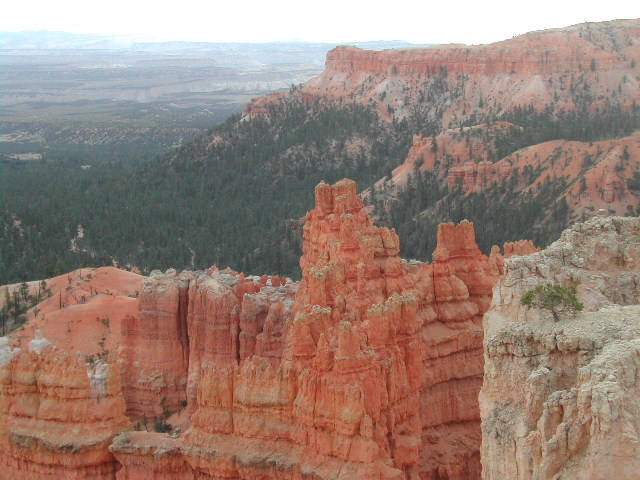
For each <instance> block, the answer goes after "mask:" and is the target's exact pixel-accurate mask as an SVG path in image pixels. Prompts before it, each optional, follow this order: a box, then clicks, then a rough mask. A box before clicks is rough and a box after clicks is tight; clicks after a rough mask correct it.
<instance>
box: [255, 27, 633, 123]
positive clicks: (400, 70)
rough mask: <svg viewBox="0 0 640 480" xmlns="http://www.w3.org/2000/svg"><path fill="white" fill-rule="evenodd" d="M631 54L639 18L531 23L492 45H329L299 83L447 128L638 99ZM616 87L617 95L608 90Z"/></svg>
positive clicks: (310, 90) (314, 92) (313, 96)
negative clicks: (516, 113) (525, 111)
mask: <svg viewBox="0 0 640 480" xmlns="http://www.w3.org/2000/svg"><path fill="white" fill-rule="evenodd" d="M634 58H635V59H637V58H640V21H638V20H616V21H611V22H602V23H585V24H579V25H574V26H571V27H566V28H561V29H552V30H544V31H538V32H531V33H527V34H524V35H520V36H518V37H515V38H512V39H510V40H505V41H503V42H497V43H493V44H489V45H476V46H466V45H440V46H435V47H429V48H412V49H395V50H385V51H366V50H360V49H358V48H355V47H348V46H341V47H337V48H335V49H334V50H332V51H331V52H329V53H328V54H327V62H326V69H325V71H324V72H323V73H322V74H320V75H319V76H317V77H315V78H314V79H312V80H310V81H308V82H307V83H305V85H304V86H303V89H302V93H303V94H304V95H305V99H306V102H307V103H309V104H314V103H318V102H326V101H328V102H333V101H341V102H360V103H370V102H372V103H374V104H375V105H376V106H377V108H378V110H379V112H380V114H381V115H382V116H383V117H386V118H388V119H391V118H395V119H396V120H399V119H402V118H407V117H409V116H410V115H411V114H413V113H415V111H422V112H423V114H425V115H426V116H427V117H428V118H430V119H431V120H434V121H437V122H439V123H440V125H441V128H442V129H443V130H445V129H448V128H452V127H458V126H459V125H460V124H461V122H464V121H468V120H470V119H472V118H474V116H479V117H480V118H481V117H482V115H486V114H496V113H498V112H501V111H510V110H513V109H514V108H516V107H518V106H525V105H532V106H533V108H534V109H535V110H537V111H542V110H544V109H545V108H546V107H547V106H548V105H554V107H555V109H556V110H564V111H571V110H573V109H575V108H578V107H582V106H587V107H588V109H589V110H590V111H592V112H596V110H597V109H599V110H600V111H601V112H602V111H603V110H608V109H611V108H617V107H621V108H623V109H629V108H631V107H632V104H633V102H634V100H635V101H636V102H637V101H638V100H639V99H640V87H639V85H638V82H637V81H636V76H637V74H638V69H639V68H640V64H639V63H637V62H633V61H632V60H631V59H634ZM605 71H606V72H607V73H606V74H604V72H605ZM618 88H619V89H620V93H621V95H612V92H614V91H618ZM279 98H280V96H279V95H275V94H274V95H271V96H267V97H262V98H260V99H258V100H256V101H255V102H253V103H252V104H249V105H248V106H247V107H246V108H245V114H247V115H254V114H265V113H266V112H267V110H266V108H265V106H266V105H268V104H269V103H272V102H277V101H278V100H279ZM416 133H417V132H416Z"/></svg>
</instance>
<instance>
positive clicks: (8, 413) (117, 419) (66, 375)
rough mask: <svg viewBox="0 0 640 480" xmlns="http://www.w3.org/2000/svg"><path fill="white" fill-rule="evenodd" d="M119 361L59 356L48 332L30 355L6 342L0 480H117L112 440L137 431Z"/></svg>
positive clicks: (0, 381)
mask: <svg viewBox="0 0 640 480" xmlns="http://www.w3.org/2000/svg"><path fill="white" fill-rule="evenodd" d="M124 413H125V403H124V399H123V397H122V394H121V391H120V373H119V370H118V364H117V362H113V361H110V358H109V357H108V356H105V357H103V358H101V359H98V360H96V359H93V358H87V357H85V356H84V355H83V354H81V353H78V354H71V353H67V352H66V351H64V350H57V349H56V348H55V346H54V345H53V344H52V343H51V342H50V341H49V340H47V339H46V338H44V337H43V335H42V332H40V331H38V334H37V336H36V339H34V340H32V341H31V342H30V344H29V350H24V351H22V350H20V349H14V350H13V351H12V350H11V349H10V348H9V346H8V342H7V340H6V339H5V338H0V452H2V453H1V454H0V469H1V471H2V473H1V474H0V476H2V478H12V479H18V480H30V479H34V478H43V479H44V478H50V479H59V478H68V479H78V480H79V479H92V480H107V479H109V480H111V479H114V478H115V474H116V472H117V471H118V469H119V463H118V462H117V461H116V460H115V457H114V456H113V455H112V454H111V453H109V450H108V447H109V445H110V443H111V441H112V440H113V438H114V437H115V436H116V435H117V434H118V433H120V432H122V431H123V430H125V429H128V428H131V424H130V422H129V420H128V419H127V418H126V417H125V415H124Z"/></svg>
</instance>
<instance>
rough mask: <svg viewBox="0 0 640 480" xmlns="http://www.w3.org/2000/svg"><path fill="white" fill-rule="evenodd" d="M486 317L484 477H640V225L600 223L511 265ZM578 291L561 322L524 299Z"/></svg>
mask: <svg viewBox="0 0 640 480" xmlns="http://www.w3.org/2000/svg"><path fill="white" fill-rule="evenodd" d="M504 270H505V274H504V276H503V277H502V278H501V279H500V281H499V282H498V284H497V285H496V287H495V288H494V296H493V301H492V305H491V309H490V310H489V311H488V312H487V313H486V314H485V317H484V323H485V375H484V384H483V387H482V391H481V395H480V408H481V413H482V465H483V478H484V479H485V480H500V479H505V480H506V479H509V480H512V479H513V480H524V479H527V480H545V479H552V478H589V479H593V480H604V479H609V478H620V479H629V480H631V479H635V478H637V474H638V472H639V471H640V447H639V442H638V439H639V438H640V420H639V419H640V415H639V412H640V402H638V398H640V397H639V394H640V381H638V379H637V375H636V373H635V372H637V371H638V369H639V368H640V360H639V358H640V357H639V356H638V353H639V352H640V219H638V218H631V217H607V216H606V215H600V216H596V217H593V218H592V219H590V220H588V221H587V222H585V223H582V224H577V225H574V226H573V227H572V228H570V229H568V230H566V231H565V232H564V233H563V234H562V237H561V238H560V240H559V241H557V242H555V243H554V244H552V245H551V246H550V247H549V248H547V249H546V250H543V251H541V252H538V253H533V254H531V255H528V256H524V257H513V258H511V259H506V260H505V265H504ZM545 283H559V284H562V285H575V286H576V287H577V291H578V298H579V299H580V301H582V302H583V303H584V305H585V309H584V312H582V313H579V314H577V315H567V316H563V317H562V318H561V319H560V321H559V322H554V321H553V320H552V318H550V317H551V316H550V315H549V314H545V313H544V312H541V311H538V310H527V309H526V308H525V307H523V306H522V305H521V303H520V299H521V298H522V296H523V295H524V293H525V292H527V291H528V290H530V289H532V288H534V287H536V286H537V285H541V284H545Z"/></svg>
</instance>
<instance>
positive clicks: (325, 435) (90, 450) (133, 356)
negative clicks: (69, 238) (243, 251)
mask: <svg viewBox="0 0 640 480" xmlns="http://www.w3.org/2000/svg"><path fill="white" fill-rule="evenodd" d="M315 198H316V206H315V208H314V210H312V211H310V212H309V213H308V214H307V216H306V221H305V228H304V242H305V243H304V254H303V256H302V258H301V260H300V264H301V267H302V271H303V278H302V280H301V281H300V282H292V281H291V280H289V279H287V278H280V277H276V276H271V277H269V276H262V277H258V276H247V275H245V274H243V273H237V272H234V271H232V270H229V269H226V270H222V271H221V270H218V269H217V268H216V267H212V268H210V269H208V270H207V271H196V272H193V271H184V272H182V273H178V272H176V271H175V270H169V271H167V272H165V273H162V272H159V271H154V272H153V273H152V274H151V275H150V276H149V277H142V276H140V275H138V274H135V273H131V272H124V271H121V270H117V269H115V268H112V267H107V268H100V269H85V270H83V271H82V272H79V271H76V272H73V273H71V274H69V275H68V276H67V277H66V278H61V277H60V278H55V279H51V280H49V281H48V282H47V283H48V284H49V285H50V288H51V296H50V297H49V298H48V299H47V300H45V301H44V302H42V303H41V305H39V308H38V310H39V311H38V312H37V313H36V312H35V311H34V309H32V310H31V311H30V312H29V314H28V317H29V320H28V322H27V324H26V325H25V326H24V327H21V328H19V329H18V330H16V331H14V332H13V333H11V334H10V335H9V336H8V337H5V338H2V339H0V364H1V366H0V407H1V410H0V443H2V447H3V448H2V450H1V452H2V453H1V454H0V463H1V464H2V466H3V471H4V472H7V473H8V474H10V477H11V478H17V479H27V478H62V477H65V478H77V479H84V478H91V479H113V478H117V479H120V480H122V479H146V478H155V479H160V478H173V479H175V478H180V479H195V478H212V479H222V478H225V479H240V478H242V479H250V480H251V479H256V480H257V479H281V478H288V479H303V478H307V479H308V478H316V479H352V480H354V479H376V478H377V479H398V480H400V479H431V480H435V479H443V478H447V479H452V480H453V479H460V480H462V479H480V478H481V477H482V478H485V479H523V480H524V479H531V478H535V479H551V478H559V477H558V475H560V476H562V477H565V478H593V479H604V478H611V476H612V475H615V477H616V478H622V479H632V478H635V475H636V473H637V471H638V467H639V465H638V461H639V459H640V452H639V451H638V448H637V444H638V442H637V441H636V440H637V438H638V432H639V428H640V425H638V415H637V408H638V405H637V396H638V393H639V392H638V388H639V387H638V382H637V379H636V376H635V374H634V373H633V372H635V371H636V370H637V369H638V367H639V365H638V354H637V350H638V339H639V338H640V337H638V335H639V334H640V324H639V323H638V320H639V314H640V310H639V308H638V305H639V304H640V289H639V288H638V285H640V276H639V274H638V267H637V266H638V262H640V221H639V220H638V218H631V217H610V216H608V215H607V214H606V212H602V213H601V214H600V215H597V216H594V217H593V218H591V219H589V220H588V221H586V222H585V223H582V224H577V225H575V226H573V227H572V228H571V229H569V230H566V231H565V232H564V233H563V234H562V236H561V238H560V240H559V241H557V242H555V243H553V244H552V245H551V246H550V247H549V248H548V249H546V250H543V251H540V250H539V249H538V248H536V247H535V246H533V245H532V244H531V242H525V241H522V242H518V243H514V244H506V245H504V250H503V252H501V250H500V249H499V248H498V247H495V248H494V249H493V251H492V254H491V256H486V255H483V254H482V253H481V252H480V250H479V249H478V247H477V245H476V243H475V238H474V226H473V224H472V223H470V222H466V221H465V222H462V223H460V224H458V225H455V224H443V225H441V226H440V228H439V229H438V234H437V248H436V250H435V252H434V255H433V263H430V264H428V263H422V262H417V261H406V260H402V259H401V258H399V257H398V251H399V239H398V237H397V235H396V234H395V232H394V231H393V230H389V229H387V228H384V227H376V226H374V225H373V223H372V221H371V218H370V217H369V216H368V214H367V213H366V211H365V209H364V204H363V202H362V201H361V200H360V199H359V198H358V197H357V196H356V185H355V183H354V182H353V181H351V180H347V179H344V180H342V181H340V182H338V183H336V184H335V185H333V186H330V185H328V184H326V183H321V184H319V185H318V186H317V187H316V191H315ZM545 282H553V283H560V284H570V285H576V286H577V290H578V295H579V298H580V299H581V300H582V301H583V302H584V303H585V311H584V312H583V313H579V314H577V315H575V316H573V317H570V318H562V319H561V321H560V322H554V321H553V320H552V319H551V318H550V316H549V315H545V313H544V312H540V311H535V310H534V311H527V310H526V309H525V308H524V307H523V306H521V305H520V301H519V300H520V298H521V296H522V294H523V293H524V292H525V291H527V290H528V289H529V288H533V287H534V286H536V285H539V284H543V283H545ZM483 315H484V320H483ZM483 339H484V340H483ZM483 365H484V367H483Z"/></svg>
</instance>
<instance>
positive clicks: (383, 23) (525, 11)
mask: <svg viewBox="0 0 640 480" xmlns="http://www.w3.org/2000/svg"><path fill="white" fill-rule="evenodd" d="M2 10H3V12H2V15H1V16H0V31H23V30H50V31H65V32H73V33H93V34H99V35H128V36H135V37H138V38H146V39H149V40H188V41H210V42H272V41H290V40H302V41H321V42H329V43H347V42H356V41H369V40H406V41H409V42H412V43H417V44H429V43H431V44H433V43H435V44H442V43H466V44H481V43H491V42H495V41H500V40H506V39H508V38H511V37H513V36H516V35H519V34H522V33H526V32H530V31H533V30H543V29H547V28H556V27H565V26H568V25H573V24H576V23H582V22H587V21H590V22H597V21H604V20H613V19H618V18H639V17H640V1H638V0H604V1H603V0H599V1H593V0H581V1H577V0H536V1H516V0H509V1H507V0H486V1H481V0H473V1H471V0H438V1H437V2H433V1H428V0H422V1H420V0H417V1H416V0H414V1H407V0H387V1H385V2H380V1H378V0H369V1H361V0H323V1H317V0H316V1H313V2H308V1H304V0H295V1H294V0H272V1H267V0H241V1H238V0H235V1H234V0H226V1H223V2H221V1H220V0H209V1H203V0H179V1H174V2H160V1H158V0H154V1H150V0H110V1H108V2H91V1H87V0H55V1H52V0H21V1H13V2H6V3H5V5H4V6H3V8H2Z"/></svg>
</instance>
